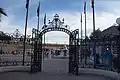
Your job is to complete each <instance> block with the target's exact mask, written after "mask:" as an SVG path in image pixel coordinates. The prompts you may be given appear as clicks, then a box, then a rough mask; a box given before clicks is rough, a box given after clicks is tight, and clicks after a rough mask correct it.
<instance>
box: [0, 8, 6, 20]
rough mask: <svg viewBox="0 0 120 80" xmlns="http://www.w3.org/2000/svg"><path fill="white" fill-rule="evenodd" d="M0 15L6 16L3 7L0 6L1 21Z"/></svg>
mask: <svg viewBox="0 0 120 80" xmlns="http://www.w3.org/2000/svg"><path fill="white" fill-rule="evenodd" d="M1 15H4V16H7V14H6V13H5V11H4V9H3V8H0V22H1Z"/></svg>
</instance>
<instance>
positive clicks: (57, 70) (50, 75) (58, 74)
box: [0, 59, 113, 80]
mask: <svg viewBox="0 0 120 80" xmlns="http://www.w3.org/2000/svg"><path fill="white" fill-rule="evenodd" d="M85 70H87V71H88V73H89V72H94V73H95V70H94V71H93V70H88V69H80V73H81V74H80V76H73V75H69V74H68V73H67V72H68V60H66V59H63V60H62V59H57V60H55V59H51V60H44V61H43V68H42V72H41V73H36V74H30V73H27V72H7V73H0V80H113V79H112V78H108V77H105V76H103V75H101V76H100V75H99V76H98V75H91V73H90V74H84V73H85V72H86V71H85ZM101 73H104V72H101ZM108 73H109V72H108ZM112 75H113V74H112Z"/></svg>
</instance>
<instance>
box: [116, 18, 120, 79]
mask: <svg viewBox="0 0 120 80" xmlns="http://www.w3.org/2000/svg"><path fill="white" fill-rule="evenodd" d="M116 23H117V24H118V26H117V29H118V31H119V34H118V36H117V60H116V61H117V63H116V65H117V69H118V74H119V73H120V64H119V61H120V17H119V18H117V19H116ZM117 79H118V80H120V75H118V78H117Z"/></svg>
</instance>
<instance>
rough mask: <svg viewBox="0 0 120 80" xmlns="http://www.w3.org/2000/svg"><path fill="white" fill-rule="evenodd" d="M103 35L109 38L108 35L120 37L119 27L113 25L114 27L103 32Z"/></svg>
mask: <svg viewBox="0 0 120 80" xmlns="http://www.w3.org/2000/svg"><path fill="white" fill-rule="evenodd" d="M102 35H105V36H107V35H113V36H115V35H119V31H118V29H117V26H115V25H113V26H111V27H109V28H107V29H105V30H103V31H102Z"/></svg>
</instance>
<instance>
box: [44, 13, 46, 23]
mask: <svg viewBox="0 0 120 80" xmlns="http://www.w3.org/2000/svg"><path fill="white" fill-rule="evenodd" d="M44 24H45V25H46V13H45V16H44Z"/></svg>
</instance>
